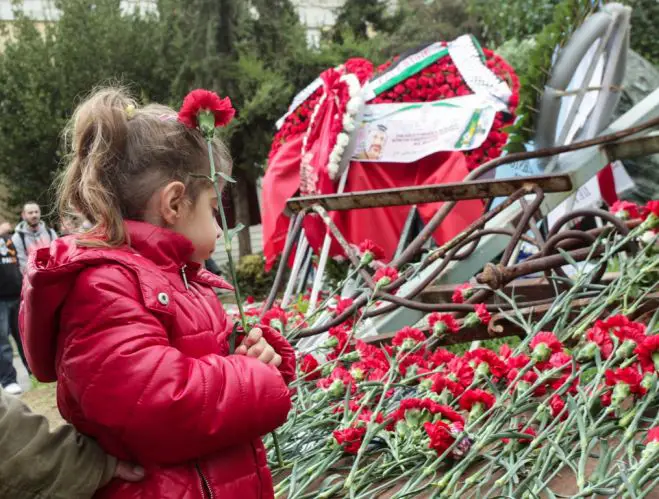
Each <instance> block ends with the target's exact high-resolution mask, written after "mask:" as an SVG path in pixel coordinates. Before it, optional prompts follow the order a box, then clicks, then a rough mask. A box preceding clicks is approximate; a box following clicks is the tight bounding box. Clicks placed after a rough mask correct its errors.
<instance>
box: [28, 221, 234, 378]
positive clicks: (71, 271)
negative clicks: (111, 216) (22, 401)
mask: <svg viewBox="0 0 659 499" xmlns="http://www.w3.org/2000/svg"><path fill="white" fill-rule="evenodd" d="M126 229H127V234H128V239H129V241H130V245H124V246H121V247H119V248H86V247H80V246H78V245H77V243H76V241H77V238H76V236H66V237H63V238H60V239H57V240H55V241H54V242H53V243H52V244H51V245H50V246H49V247H44V248H39V249H38V250H36V251H35V252H33V253H32V254H31V255H30V259H29V261H28V264H27V269H26V272H25V276H24V279H23V293H22V303H21V310H20V326H21V327H20V330H21V336H22V338H23V342H24V346H25V353H26V356H27V359H28V362H29V364H30V368H31V369H32V371H33V373H34V375H35V377H36V378H37V379H38V380H39V381H43V382H51V381H55V380H56V379H57V374H56V368H55V364H56V355H57V340H58V335H59V316H60V311H61V309H62V306H63V305H64V303H65V302H66V300H67V297H68V295H69V293H70V292H71V290H72V288H73V286H74V285H75V283H76V280H77V278H78V276H79V275H80V273H81V272H83V271H84V270H86V269H88V268H90V267H96V266H104V265H121V266H123V267H126V268H127V269H129V270H130V271H131V272H132V273H133V274H134V275H135V277H136V280H137V281H138V283H139V284H140V289H141V291H142V298H143V299H144V303H145V305H146V306H147V307H148V308H154V307H155V308H158V303H157V296H156V295H157V294H154V293H153V290H154V289H157V288H158V286H163V285H167V286H171V284H170V279H171V280H177V279H178V280H180V282H181V284H180V286H183V285H184V284H183V274H184V275H185V279H186V280H187V281H188V282H197V283H200V284H203V285H207V286H211V287H215V288H220V289H226V290H231V289H232V287H231V286H230V285H229V284H228V283H227V282H226V281H225V280H224V279H222V278H221V277H219V276H216V275H214V274H212V273H210V272H209V271H207V270H206V269H204V268H203V267H201V266H200V265H199V264H197V263H194V262H191V261H189V258H190V256H191V255H192V253H193V251H194V247H193V245H192V243H191V242H190V241H189V240H188V239H187V238H185V237H184V236H182V235H180V234H178V233H176V232H173V231H170V230H167V229H163V228H160V227H157V226H154V225H151V224H147V223H142V222H133V221H128V222H126ZM168 274H169V276H168ZM172 274H175V275H172ZM163 283H166V284H163ZM151 305H154V307H152V306H151Z"/></svg>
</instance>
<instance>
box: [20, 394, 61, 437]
mask: <svg viewBox="0 0 659 499" xmlns="http://www.w3.org/2000/svg"><path fill="white" fill-rule="evenodd" d="M55 387H56V384H55V383H51V384H47V385H46V384H43V383H38V384H37V385H36V386H35V387H34V388H32V389H31V390H29V391H27V392H25V393H24V394H23V395H22V396H21V400H22V401H23V402H25V403H26V404H27V405H28V406H29V407H30V409H32V411H33V412H36V413H37V414H43V415H44V416H46V417H47V418H48V420H49V421H50V424H51V425H52V427H53V428H56V427H57V426H59V425H61V424H64V421H63V420H62V417H61V416H60V414H59V411H58V410H57V402H56V400H55Z"/></svg>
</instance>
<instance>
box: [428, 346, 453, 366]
mask: <svg viewBox="0 0 659 499" xmlns="http://www.w3.org/2000/svg"><path fill="white" fill-rule="evenodd" d="M454 358H455V354H454V353H451V352H449V351H448V350H446V349H444V348H438V349H437V350H435V351H434V352H433V353H432V355H430V357H429V358H428V360H429V361H430V364H431V365H432V366H433V367H440V366H443V365H445V364H448V363H449V362H451V360H453V359H454Z"/></svg>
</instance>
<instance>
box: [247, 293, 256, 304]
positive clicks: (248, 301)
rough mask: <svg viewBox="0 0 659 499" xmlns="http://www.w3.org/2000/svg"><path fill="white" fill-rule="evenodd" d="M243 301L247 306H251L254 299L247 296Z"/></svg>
mask: <svg viewBox="0 0 659 499" xmlns="http://www.w3.org/2000/svg"><path fill="white" fill-rule="evenodd" d="M245 301H246V302H247V304H248V305H252V304H253V303H254V302H255V301H256V299H255V298H254V297H253V296H252V295H249V296H248V297H247V298H245Z"/></svg>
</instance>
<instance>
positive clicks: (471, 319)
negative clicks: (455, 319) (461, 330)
mask: <svg viewBox="0 0 659 499" xmlns="http://www.w3.org/2000/svg"><path fill="white" fill-rule="evenodd" d="M480 323H481V319H480V317H478V315H477V314H476V312H469V314H467V317H465V319H464V322H463V323H462V326H463V327H466V328H472V327H476V326H478V325H480Z"/></svg>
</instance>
